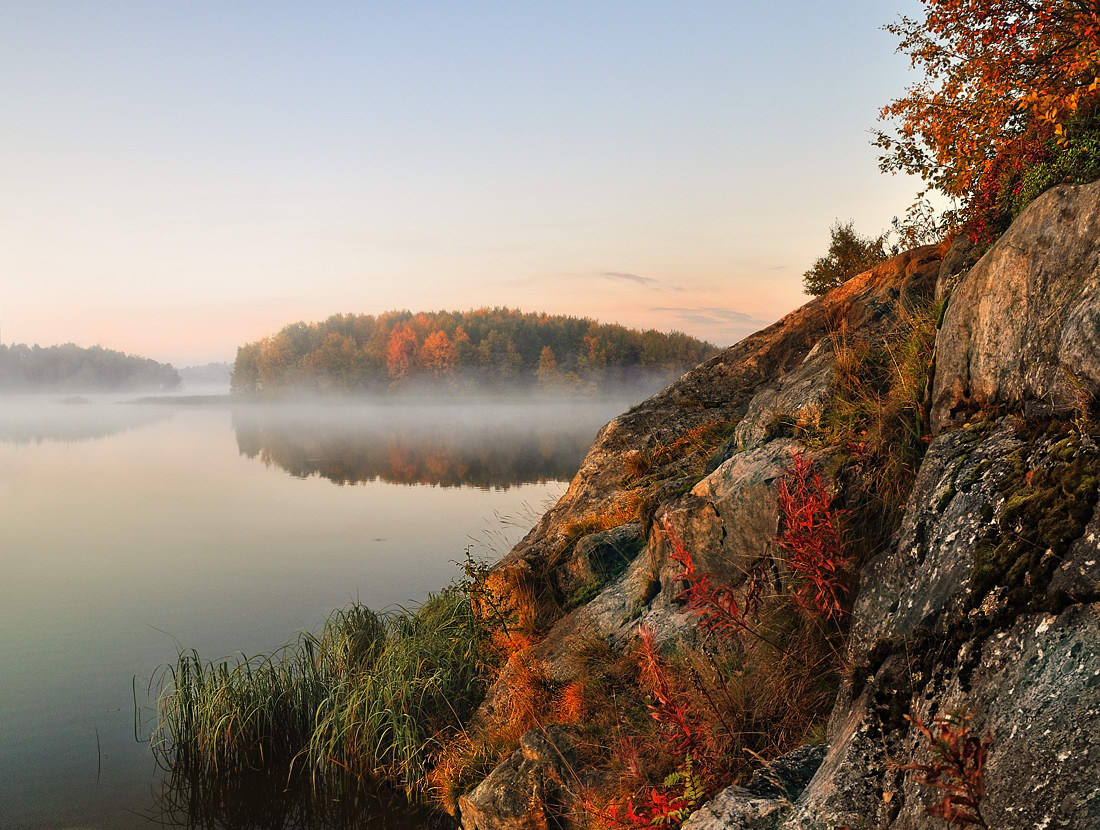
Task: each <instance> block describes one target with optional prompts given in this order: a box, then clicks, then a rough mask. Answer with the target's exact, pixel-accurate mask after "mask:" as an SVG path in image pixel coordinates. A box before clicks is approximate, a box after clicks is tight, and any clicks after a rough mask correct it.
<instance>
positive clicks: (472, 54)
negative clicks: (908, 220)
mask: <svg viewBox="0 0 1100 830" xmlns="http://www.w3.org/2000/svg"><path fill="white" fill-rule="evenodd" d="M914 5H915V3H914V2H913V1H912V0H904V2H902V1H901V0H899V2H898V3H882V2H873V0H847V1H846V2H830V3H822V2H808V1H806V2H804V1H803V0H776V2H769V3H749V2H739V1H737V0H726V2H691V1H690V0H677V1H676V2H672V1H671V0H670V1H669V2H619V3H610V2H594V1H593V0H587V2H563V1H562V0H556V1H555V2H545V3H542V2H539V3H536V2H510V3H505V2H476V3H475V2H447V3H444V2H436V3H418V2H392V3H391V2H367V1H366V0H362V1H361V2H354V3H353V2H347V3H338V2H317V1H315V2H297V3H275V2H236V1H232V0H230V1H226V0H220V1H219V2H183V3H181V2H156V0H132V2H107V0H100V1H99V2H92V1H91V0H73V1H72V2H49V0H25V1H24V2H11V0H8V2H2V3H0V105H2V107H3V112H4V120H3V128H2V129H0V326H2V334H3V337H4V340H5V342H10V341H12V340H15V341H29V342H39V343H42V344H47V343H53V342H58V341H64V340H74V341H76V342H78V343H81V344H91V343H94V342H100V343H102V344H103V345H106V346H111V347H115V348H121V349H125V350H128V351H135V352H139V353H142V354H147V355H149V356H151V357H155V358H158V359H164V360H171V361H174V362H177V363H181V364H186V363H190V362H198V361H206V360H213V359H232V357H233V355H234V353H235V348H236V346H237V345H238V344H240V343H242V342H244V341H246V340H250V339H254V338H256V337H258V336H262V335H264V334H267V333H270V332H272V331H274V330H276V329H278V328H279V327H281V326H282V325H283V324H284V323H287V322H291V321H294V320H298V319H308V320H313V319H320V318H322V317H325V316H327V315H328V314H331V313H334V312H343V311H356V312H380V311H383V310H386V309H391V308H410V309H412V310H414V311H415V310H431V309H438V308H468V307H472V306H480V305H511V306H518V307H520V308H523V309H526V310H545V311H550V312H561V313H573V314H581V315H591V316H595V317H598V318H599V319H601V320H604V321H619V322H623V323H626V324H629V325H636V326H653V327H656V328H660V329H666V330H667V329H671V328H678V329H682V330H686V331H688V332H690V333H692V334H695V335H698V336H701V337H706V338H709V339H711V340H713V341H715V342H718V343H722V344H725V343H729V342H732V341H734V340H736V339H738V338H739V337H741V336H743V335H744V334H746V333H747V332H749V331H751V330H753V329H754V328H758V327H759V326H760V325H762V324H763V323H765V322H771V321H772V320H774V319H776V318H778V317H779V316H781V315H782V314H784V313H785V312H787V311H789V310H790V309H792V308H794V307H795V306H797V305H798V304H800V303H801V302H803V300H804V298H803V296H802V295H801V282H800V279H801V277H800V275H801V272H802V271H803V270H805V268H806V267H807V266H808V265H809V264H810V262H811V261H812V260H813V259H814V257H816V256H817V255H819V254H820V253H821V252H823V250H824V247H825V245H826V244H827V239H828V227H829V225H830V223H831V222H832V221H833V220H834V219H835V218H841V219H844V220H847V219H849V218H850V219H854V220H855V221H856V223H857V225H858V226H859V227H861V228H862V229H864V230H865V231H866V232H872V231H875V232H877V231H878V230H880V229H882V228H884V227H885V226H886V225H887V224H888V223H889V220H890V218H891V216H893V215H895V214H898V213H901V212H902V211H904V209H905V207H906V205H907V204H908V203H909V201H911V197H912V195H913V193H914V191H915V189H916V187H915V185H914V184H913V183H912V182H907V181H905V180H901V179H895V178H890V177H886V176H882V175H880V174H879V173H878V171H877V167H876V163H875V151H874V149H873V148H872V147H870V146H869V144H868V137H869V130H870V129H872V128H873V127H874V126H875V118H876V114H877V109H878V108H879V107H880V106H881V105H882V104H883V103H885V102H886V101H887V100H888V99H889V98H890V97H892V96H894V95H896V94H897V93H898V92H899V91H900V90H901V88H902V86H903V85H904V83H905V81H906V77H907V71H908V68H907V64H906V61H905V59H904V58H903V57H902V56H899V55H896V54H895V53H894V46H895V44H894V42H893V40H892V38H891V37H890V36H889V35H887V34H886V33H884V32H882V31H881V28H880V27H881V26H882V25H883V24H884V23H886V22H888V21H889V20H890V19H892V18H893V17H894V16H896V15H897V13H898V12H900V11H912V10H913V6H914Z"/></svg>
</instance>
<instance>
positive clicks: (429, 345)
mask: <svg viewBox="0 0 1100 830" xmlns="http://www.w3.org/2000/svg"><path fill="white" fill-rule="evenodd" d="M420 365H421V366H423V367H424V368H425V369H427V370H428V371H429V372H431V373H432V374H433V375H435V376H436V377H437V378H441V377H443V376H444V375H449V374H450V373H451V372H453V371H454V368H455V348H454V344H453V343H452V342H451V338H450V337H448V336H447V332H445V331H442V330H439V331H433V332H432V333H431V334H429V335H428V336H427V337H426V338H425V339H424V345H423V346H421V347H420Z"/></svg>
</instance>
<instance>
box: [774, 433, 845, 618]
mask: <svg viewBox="0 0 1100 830" xmlns="http://www.w3.org/2000/svg"><path fill="white" fill-rule="evenodd" d="M778 495H779V513H780V520H781V526H782V530H781V532H780V534H779V538H778V540H777V541H778V543H779V546H780V547H781V548H782V549H783V550H784V551H786V556H785V558H784V561H785V562H786V564H787V567H788V568H789V569H790V570H791V571H792V572H793V573H794V574H795V576H796V578H797V585H796V586H795V590H794V598H795V600H796V601H797V602H798V604H799V605H800V606H801V607H802V608H804V609H805V610H807V611H812V612H815V613H819V614H821V615H822V616H824V617H826V618H827V619H829V618H832V617H836V616H839V615H840V614H841V613H842V611H843V605H842V602H841V599H842V597H843V595H844V594H845V593H846V592H847V573H848V568H849V564H850V563H849V561H848V558H847V556H846V555H845V552H844V544H843V540H842V537H841V530H840V511H838V510H837V509H836V508H835V507H834V506H833V496H832V493H831V492H830V491H829V489H828V488H827V487H826V486H825V483H824V481H822V478H821V474H820V473H819V472H818V471H817V470H816V469H815V467H814V464H813V462H812V461H809V460H808V459H806V458H805V457H803V456H802V455H800V454H796V455H795V456H794V458H793V465H792V467H791V469H790V470H789V471H788V472H787V474H786V475H784V476H783V477H782V478H780V479H779V484H778Z"/></svg>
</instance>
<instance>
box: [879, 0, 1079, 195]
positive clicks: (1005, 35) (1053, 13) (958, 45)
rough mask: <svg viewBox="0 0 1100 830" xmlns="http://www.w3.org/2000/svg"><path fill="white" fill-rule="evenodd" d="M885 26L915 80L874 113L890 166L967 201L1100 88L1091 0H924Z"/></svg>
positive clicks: (885, 164)
mask: <svg viewBox="0 0 1100 830" xmlns="http://www.w3.org/2000/svg"><path fill="white" fill-rule="evenodd" d="M922 3H923V6H924V18H923V19H913V18H908V17H902V18H901V19H900V20H899V21H898V22H896V23H894V24H891V25H889V26H887V27H886V28H887V30H888V31H890V32H892V33H893V34H895V35H897V36H898V37H899V38H900V41H901V45H900V47H899V51H902V52H905V53H907V54H908V55H909V57H910V60H911V62H912V65H913V66H914V68H916V69H918V70H920V71H921V72H922V73H923V77H922V79H921V80H919V81H918V82H917V83H915V84H914V85H912V86H910V87H909V88H908V89H907V90H906V91H905V94H904V95H903V96H902V97H901V98H898V99H897V100H895V101H893V102H892V103H890V104H889V105H888V106H886V107H885V108H884V109H883V110H882V118H883V120H885V121H888V122H892V123H893V127H894V129H892V130H891V131H889V132H887V131H880V132H878V133H877V136H876V139H875V143H876V145H878V146H879V147H880V148H881V149H882V150H883V155H882V156H881V159H880V162H881V166H882V168H883V170H885V171H888V172H904V173H912V174H916V175H918V176H920V177H921V178H922V179H924V181H925V182H926V183H927V184H928V185H929V186H930V187H931V188H933V189H936V190H939V191H941V192H943V193H944V194H946V195H948V196H950V197H954V198H956V199H959V200H962V201H963V202H964V203H966V202H968V201H969V200H970V199H971V198H973V197H974V195H975V194H976V192H977V191H978V189H979V187H980V181H981V177H982V175H983V173H984V172H985V171H986V170H987V168H988V166H989V165H990V164H991V163H992V162H993V160H994V159H996V158H997V157H998V156H1000V155H1002V154H1003V153H1005V152H1012V151H1013V146H1012V145H1013V143H1014V142H1017V141H1019V140H1021V138H1023V137H1025V136H1029V137H1030V139H1031V140H1034V139H1035V138H1036V137H1038V138H1040V139H1042V138H1044V137H1046V136H1048V135H1049V136H1051V137H1057V138H1058V139H1059V140H1061V139H1062V138H1063V137H1064V135H1065V132H1066V123H1067V121H1068V120H1069V119H1071V118H1072V117H1073V116H1074V115H1075V114H1076V113H1078V112H1079V111H1080V110H1081V109H1082V108H1084V107H1086V106H1090V105H1091V104H1092V103H1093V102H1094V101H1095V100H1096V98H1097V95H1098V91H1100V77H1098V74H1100V2H1097V0H922Z"/></svg>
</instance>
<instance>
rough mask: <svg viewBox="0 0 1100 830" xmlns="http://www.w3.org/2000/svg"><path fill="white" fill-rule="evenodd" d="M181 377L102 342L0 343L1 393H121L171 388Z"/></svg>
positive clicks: (152, 361) (162, 364)
mask: <svg viewBox="0 0 1100 830" xmlns="http://www.w3.org/2000/svg"><path fill="white" fill-rule="evenodd" d="M179 382H180V377H179V374H178V373H177V372H176V370H175V369H174V368H172V366H170V365H168V364H167V363H157V362H156V361H155V360H149V359H148V358H144V357H137V356H136V355H129V354H125V353H124V352H116V351H113V350H111V349H104V348H103V347H102V346H92V347H91V348H88V349H85V348H81V347H80V346H75V345H73V344H72V343H66V344H65V345H63V346H46V347H42V346H27V345H24V344H20V343H16V344H15V345H11V346H3V345H0V391H3V392H122V391H131V390H147V389H170V388H172V387H175V386H178V385H179Z"/></svg>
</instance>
